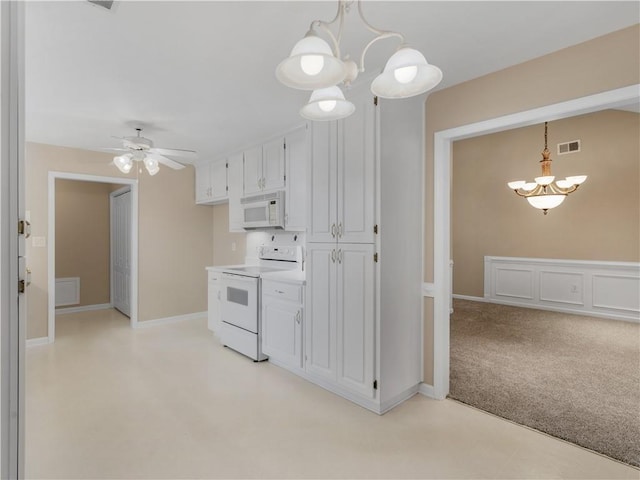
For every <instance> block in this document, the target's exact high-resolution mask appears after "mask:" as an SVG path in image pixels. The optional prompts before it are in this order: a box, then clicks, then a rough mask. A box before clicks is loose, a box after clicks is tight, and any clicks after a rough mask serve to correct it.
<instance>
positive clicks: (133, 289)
mask: <svg viewBox="0 0 640 480" xmlns="http://www.w3.org/2000/svg"><path fill="white" fill-rule="evenodd" d="M57 179H66V180H78V181H84V182H99V183H107V184H117V185H122V186H123V187H122V188H120V189H118V190H116V191H115V192H113V193H116V192H120V195H122V194H124V193H125V192H126V193H127V196H126V197H124V199H123V200H121V204H120V209H121V218H120V219H119V225H120V227H121V228H120V244H121V245H124V246H125V247H124V248H126V246H127V244H128V249H126V251H125V252H123V253H126V262H122V261H121V262H120V263H121V264H122V265H123V266H124V267H126V268H120V273H121V274H122V276H123V278H121V280H120V281H119V283H118V288H121V290H120V292H119V295H118V302H120V303H119V306H120V308H122V309H123V310H126V312H123V313H126V314H127V315H128V316H129V318H130V325H131V327H135V326H136V325H137V313H138V312H137V310H138V309H137V298H138V282H137V278H138V228H137V225H138V185H137V182H136V180H134V179H126V178H119V177H103V176H96V175H85V174H75V173H67V172H49V189H48V190H49V198H48V228H49V238H50V241H49V244H48V252H47V261H48V279H47V280H48V286H49V288H48V290H49V292H48V341H49V343H52V342H54V341H55V316H56V308H55V306H56V293H55V291H56V232H55V227H56V180H57ZM120 195H118V196H120ZM110 201H111V198H110ZM125 208H126V209H127V210H128V211H127V212H125V211H124V209H125ZM110 223H111V222H110ZM125 224H126V225H125ZM127 229H128V232H127ZM110 230H113V228H110ZM121 248H122V247H121ZM113 288H114V287H113V274H112V280H111V291H112V292H113ZM110 295H112V293H111V294H110ZM113 300H114V298H113V297H112V296H111V297H110V305H113Z"/></svg>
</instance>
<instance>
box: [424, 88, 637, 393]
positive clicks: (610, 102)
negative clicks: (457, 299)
mask: <svg viewBox="0 0 640 480" xmlns="http://www.w3.org/2000/svg"><path fill="white" fill-rule="evenodd" d="M639 98H640V84H636V85H630V86H627V87H622V88H617V89H614V90H609V91H606V92H601V93H596V94H594V95H587V96H585V97H581V98H576V99H573V100H568V101H565V102H560V103H555V104H551V105H547V106H544V107H539V108H534V109H531V110H525V111H523V112H518V113H513V114H509V115H504V116H501V117H497V118H493V119H490V120H484V121H481V122H476V123H471V124H467V125H462V126H459V127H455V128H450V129H447V130H441V131H438V132H435V133H434V136H433V157H434V175H433V176H434V179H433V183H434V185H433V188H434V199H433V206H434V207H433V208H434V231H433V240H434V252H433V254H434V255H433V259H434V262H433V263H434V265H433V278H434V284H433V289H432V290H431V291H432V292H433V299H434V306H433V340H434V341H433V356H434V367H433V396H434V397H435V398H438V399H444V398H446V396H447V394H448V393H449V341H450V339H449V315H450V304H449V301H450V298H451V294H452V286H451V279H452V272H451V266H450V259H451V243H450V242H451V180H452V179H451V169H452V161H453V159H452V144H453V142H454V141H456V140H462V139H465V138H472V137H478V136H480V135H487V134H490V133H496V132H501V131H504V130H511V129H514V128H520V127H526V126H530V125H536V124H538V123H542V122H545V121H551V120H559V119H561V118H568V117H574V116H576V115H583V114H586V113H592V112H596V111H600V110H605V109H607V108H615V107H619V106H623V105H627V104H629V103H630V102H632V101H634V100H638V99H639Z"/></svg>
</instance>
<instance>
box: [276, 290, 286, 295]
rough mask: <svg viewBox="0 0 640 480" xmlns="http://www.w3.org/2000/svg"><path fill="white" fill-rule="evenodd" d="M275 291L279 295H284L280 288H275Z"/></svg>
mask: <svg viewBox="0 0 640 480" xmlns="http://www.w3.org/2000/svg"><path fill="white" fill-rule="evenodd" d="M276 293H279V294H280V295H284V292H283V291H282V290H276Z"/></svg>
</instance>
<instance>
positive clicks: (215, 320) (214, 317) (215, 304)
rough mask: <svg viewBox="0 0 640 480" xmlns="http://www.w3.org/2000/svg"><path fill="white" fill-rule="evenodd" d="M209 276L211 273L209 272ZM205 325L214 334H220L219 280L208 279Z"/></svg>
mask: <svg viewBox="0 0 640 480" xmlns="http://www.w3.org/2000/svg"><path fill="white" fill-rule="evenodd" d="M209 275H210V276H211V274H209ZM207 297H208V311H207V314H208V315H207V327H208V328H209V330H211V331H212V332H214V333H215V334H216V335H219V334H220V282H219V280H218V281H212V280H211V278H210V279H209V288H208V295H207Z"/></svg>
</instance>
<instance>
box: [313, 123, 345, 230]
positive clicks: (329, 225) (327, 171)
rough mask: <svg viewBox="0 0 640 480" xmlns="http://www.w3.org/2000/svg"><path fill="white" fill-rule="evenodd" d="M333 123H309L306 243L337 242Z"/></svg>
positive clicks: (335, 159) (334, 132)
mask: <svg viewBox="0 0 640 480" xmlns="http://www.w3.org/2000/svg"><path fill="white" fill-rule="evenodd" d="M336 132H337V131H336V122H312V132H311V158H310V161H309V163H308V166H309V170H308V174H309V180H308V182H309V185H310V188H309V196H308V197H307V198H308V200H309V206H308V212H309V215H310V217H311V218H309V220H308V224H309V231H308V232H307V241H308V242H335V241H336V228H337V225H336V223H337V222H336V213H337V211H338V209H337V201H338V200H337V186H336V181H337V178H336V177H337V171H336V168H337V166H336V161H337V158H336V154H337V147H336V141H337V137H336Z"/></svg>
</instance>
